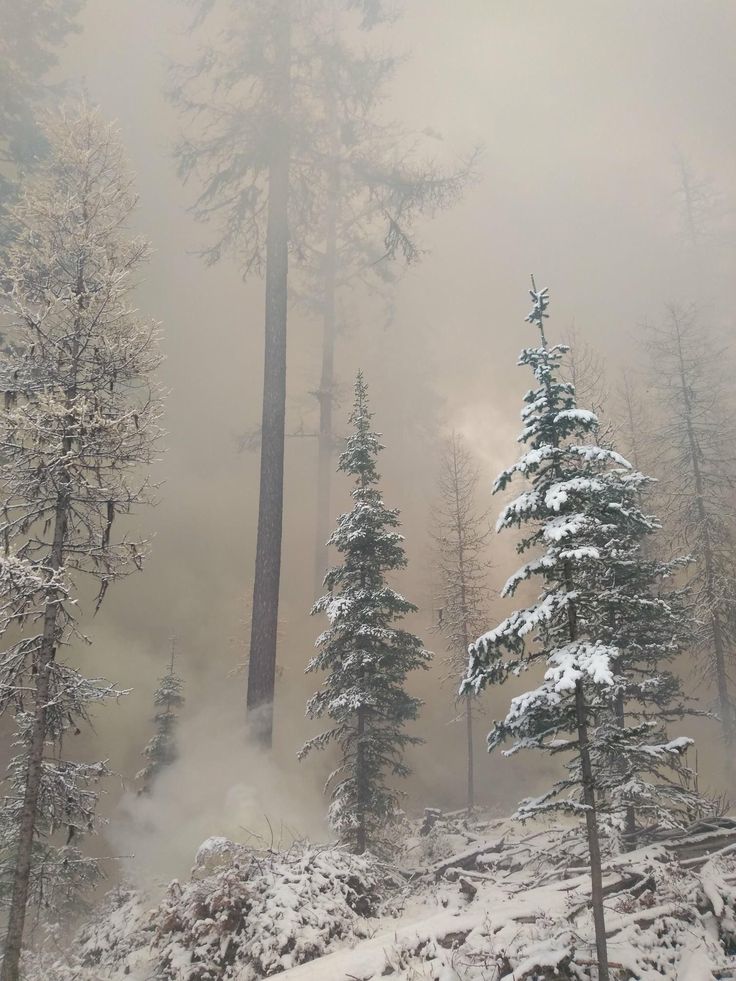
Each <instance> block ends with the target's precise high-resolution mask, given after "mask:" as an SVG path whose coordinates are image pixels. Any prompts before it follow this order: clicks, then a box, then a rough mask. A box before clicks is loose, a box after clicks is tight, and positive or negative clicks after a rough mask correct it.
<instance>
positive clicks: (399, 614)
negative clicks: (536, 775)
mask: <svg viewBox="0 0 736 981" xmlns="http://www.w3.org/2000/svg"><path fill="white" fill-rule="evenodd" d="M371 418H372V413H371V412H370V411H369V409H368V396H367V390H366V385H365V382H364V381H363V376H362V374H359V375H358V378H357V381H356V383H355V401H354V405H353V411H352V414H351V416H350V423H351V424H352V426H353V432H352V434H351V435H350V436H349V437H348V440H347V447H346V449H345V451H344V453H343V454H342V455H341V457H340V464H339V469H340V470H341V471H342V472H343V473H346V474H348V475H349V476H350V477H352V478H353V479H354V482H355V487H354V489H353V492H352V497H353V502H354V504H353V508H352V510H351V511H349V512H348V513H347V514H343V515H342V516H341V518H340V520H339V522H338V526H337V529H336V530H335V532H334V533H333V535H332V537H331V538H330V544H331V545H333V546H334V547H335V548H336V549H337V551H338V552H339V553H340V554H341V555H342V556H343V562H342V564H341V565H339V566H337V567H336V568H333V569H330V570H329V572H328V573H327V575H326V577H325V586H326V588H327V590H328V592H327V593H326V595H324V596H323V597H322V598H321V599H319V600H318V601H317V603H316V604H315V605H314V608H313V610H312V613H314V614H316V613H325V614H326V615H327V618H328V620H329V621H330V625H329V627H328V628H327V630H326V631H325V632H324V633H323V634H322V635H321V636H320V637H319V638H318V640H317V649H318V653H317V654H316V655H315V657H313V658H312V660H311V661H310V662H309V665H308V667H307V670H308V671H326V672H328V674H327V678H326V679H325V681H324V683H323V684H322V686H321V688H320V690H319V691H318V692H317V693H316V694H315V695H314V697H313V698H312V699H311V700H310V702H309V704H308V707H307V714H308V715H309V716H310V717H311V718H321V717H322V716H325V715H326V716H328V717H329V719H330V720H331V723H332V724H331V726H330V728H329V729H327V730H326V731H325V732H323V733H321V734H320V735H319V736H316V737H315V738H314V739H311V740H309V742H307V743H306V745H305V746H304V747H303V749H302V751H301V754H300V756H302V757H303V756H305V755H306V754H307V753H308V752H310V751H311V750H312V749H322V748H324V747H326V746H327V745H328V744H330V743H332V742H335V743H336V744H337V746H338V748H339V751H340V761H339V763H338V765H337V767H336V769H335V770H334V771H333V773H332V774H331V775H330V778H329V780H328V786H329V787H331V794H332V801H331V805H330V822H331V824H332V827H333V828H334V830H335V831H336V832H337V834H338V836H339V838H340V840H341V841H342V842H343V843H344V844H346V845H347V846H349V847H350V848H351V849H352V850H353V851H354V852H356V853H357V854H362V853H363V852H365V851H366V850H368V849H370V850H371V851H374V852H381V851H384V850H385V849H386V847H387V839H386V834H385V829H386V826H387V824H388V823H389V822H390V821H391V819H392V818H393V817H394V816H395V815H396V812H397V809H398V804H399V800H400V793H399V792H398V791H397V790H396V789H395V788H394V787H393V786H392V785H391V784H390V783H389V777H405V776H407V775H408V773H409V767H408V766H407V764H406V761H405V759H404V750H405V749H406V747H407V746H410V745H413V744H415V743H418V742H420V741H421V740H419V739H418V738H417V737H416V736H411V735H408V734H407V733H406V732H405V731H404V727H405V725H406V723H407V722H410V721H412V720H413V719H415V718H416V717H417V714H418V712H419V708H420V706H421V704H422V703H421V701H420V700H419V699H417V698H413V697H412V696H411V695H409V694H408V693H407V691H406V687H405V686H406V678H407V675H408V674H409V672H410V671H414V670H416V669H417V668H425V667H427V665H428V663H429V660H430V657H431V655H430V654H429V652H428V651H426V650H425V649H424V647H423V645H422V642H421V640H420V639H419V638H418V637H415V636H414V635H413V634H411V633H409V632H408V631H406V630H402V629H401V628H399V627H396V626H395V625H394V624H395V623H396V621H398V620H401V619H402V618H403V617H405V616H406V615H407V614H408V613H411V612H413V611H414V610H415V609H416V607H415V606H414V605H413V604H412V603H409V602H408V601H407V600H406V599H404V598H403V596H401V595H399V593H397V592H396V590H395V589H393V587H392V586H391V585H389V583H388V581H387V579H386V575H387V573H391V572H394V571H396V570H399V569H403V568H404V567H405V566H406V556H405V554H404V546H403V537H402V536H401V534H400V533H399V532H398V531H397V528H398V527H399V513H398V511H396V510H393V509H388V508H387V507H386V506H385V504H384V502H383V498H382V496H381V492H380V490H379V489H378V486H377V485H378V481H379V479H380V478H379V474H378V471H377V469H376V458H377V456H378V453H379V452H380V450H381V449H382V448H383V447H382V446H381V443H380V441H379V439H380V438H379V434H377V433H375V432H373V431H372V430H371Z"/></svg>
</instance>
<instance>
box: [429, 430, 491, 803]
mask: <svg viewBox="0 0 736 981" xmlns="http://www.w3.org/2000/svg"><path fill="white" fill-rule="evenodd" d="M479 482H480V474H479V471H478V468H477V466H476V465H475V463H474V462H473V459H472V457H471V455H470V453H469V451H468V449H467V447H466V445H465V442H464V440H463V438H462V436H460V435H459V434H458V433H456V432H455V431H453V432H452V434H451V435H450V436H449V437H448V438H447V440H446V441H445V443H444V446H443V452H442V458H441V460H440V472H439V478H438V501H437V504H436V505H435V508H434V513H433V529H432V537H433V539H434V543H435V548H436V552H437V568H438V571H439V574H440V578H441V590H442V593H441V595H442V600H441V602H442V608H441V611H440V615H439V622H438V627H439V629H440V630H441V631H442V633H443V634H444V635H445V637H446V639H447V646H448V654H449V656H448V667H449V672H448V674H449V679H450V680H451V682H452V685H453V688H454V690H455V691H457V679H458V677H460V676H461V675H462V673H463V672H464V670H465V667H466V665H467V661H468V646H469V645H470V643H471V642H472V641H474V640H475V639H476V637H478V636H480V634H481V633H482V631H483V628H484V625H485V624H486V623H487V622H488V615H489V611H488V600H489V585H488V570H489V568H490V563H489V561H488V557H487V549H488V539H489V537H490V534H491V527H490V525H489V522H488V515H487V513H484V512H482V511H481V510H480V509H479V508H478V505H477V498H478V485H479ZM461 698H462V702H463V709H464V715H465V735H466V765H467V783H466V805H467V808H468V811H471V810H472V809H473V807H474V806H475V756H474V747H473V708H474V702H475V700H476V696H475V695H474V694H473V692H472V691H467V692H466V693H465V694H464V695H463V696H461Z"/></svg>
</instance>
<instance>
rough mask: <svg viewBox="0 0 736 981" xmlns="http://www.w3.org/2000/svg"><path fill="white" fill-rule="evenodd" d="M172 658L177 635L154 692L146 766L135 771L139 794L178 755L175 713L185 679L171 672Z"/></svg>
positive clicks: (147, 787)
mask: <svg viewBox="0 0 736 981" xmlns="http://www.w3.org/2000/svg"><path fill="white" fill-rule="evenodd" d="M175 660H176V637H172V638H171V656H170V658H169V669H168V671H167V672H166V674H165V675H164V676H163V677H162V678H159V682H158V685H157V686H156V690H155V691H154V693H153V704H154V707H155V709H156V712H155V715H154V716H153V720H152V721H153V724H154V726H155V730H156V731H155V732H154V734H153V736H151V738H150V739H149V740H148V743H147V744H146V746H145V749H144V750H143V753H142V755H143V756H144V757H145V759H146V765H145V766H144V767H143V768H142V769H141V770H139V771H138V773H137V774H136V779H138V780H140V781H142V786H141V793H144V794H150V792H151V789H152V787H153V782H154V780H155V779H156V776H157V774H158V773H159V772H160V771H161V770H162V769H163V768H164V767H167V766H170V765H171V764H172V763H173V762H174V761H175V760H176V758H177V756H178V755H179V753H178V748H177V745H176V727H177V725H178V722H179V719H178V716H177V712H178V710H179V709H180V708H181V707H182V705H183V704H184V695H183V690H184V682H183V681H182V679H181V678H180V677H179V675H178V674H176V672H175V671H174V662H175Z"/></svg>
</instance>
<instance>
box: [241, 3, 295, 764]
mask: <svg viewBox="0 0 736 981" xmlns="http://www.w3.org/2000/svg"><path fill="white" fill-rule="evenodd" d="M280 6H281V8H282V9H281V10H280V12H279V16H278V18H277V30H278V37H277V54H276V66H275V69H276V71H275V73H276V77H277V82H276V85H277V89H278V90H277V92H276V98H277V103H278V112H277V114H276V119H275V122H274V130H275V133H274V143H273V157H272V160H271V164H270V167H269V187H268V228H267V232H266V314H265V354H264V367H263V413H262V427H261V433H262V439H261V480H260V491H259V497H258V539H257V543H256V565H255V576H254V583H253V609H252V620H251V635H250V660H249V668H248V695H247V707H248V720H249V729H250V733H251V735H252V736H253V737H254V738H255V740H256V741H257V742H258V743H260V745H262V746H264V747H270V746H271V742H272V738H273V700H274V688H275V681H276V642H277V629H278V615H279V584H280V579H281V533H282V521H283V501H284V430H285V422H286V316H287V284H288V268H289V224H288V202H289V119H288V116H289V94H290V61H291V54H290V50H291V45H290V17H289V0H282V3H281V4H280Z"/></svg>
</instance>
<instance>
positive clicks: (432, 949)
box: [28, 811, 736, 981]
mask: <svg viewBox="0 0 736 981" xmlns="http://www.w3.org/2000/svg"><path fill="white" fill-rule="evenodd" d="M404 831H405V835H404V837H403V840H404V845H405V847H404V850H403V853H402V858H401V860H400V861H399V862H396V863H391V864H390V865H388V864H384V863H381V862H380V861H377V860H375V859H372V858H370V857H361V858H356V857H355V856H350V855H346V854H345V853H344V852H342V851H340V850H339V849H335V848H333V847H324V848H317V847H314V846H310V845H306V844H301V845H294V846H292V847H291V848H290V849H287V850H286V851H283V852H277V851H274V850H272V849H253V848H249V847H246V846H244V845H237V844H233V843H231V842H227V841H225V840H224V839H210V840H209V841H208V842H206V843H205V844H204V845H203V846H202V848H200V850H199V852H198V854H197V859H196V863H195V866H194V869H193V871H192V878H191V880H189V881H188V882H184V883H180V882H178V881H175V882H174V883H172V884H171V885H170V886H169V889H168V890H167V892H166V895H165V896H164V897H163V899H160V900H159V901H158V902H157V903H155V902H154V903H153V904H151V903H150V902H148V901H147V900H146V897H143V896H141V895H139V894H138V893H136V892H135V891H134V890H132V889H124V888H118V889H116V890H114V891H113V893H111V895H110V896H109V897H108V900H107V903H106V906H104V907H103V908H102V909H101V910H100V911H99V912H98V913H97V915H96V916H95V917H94V918H93V920H92V921H91V922H89V923H87V924H86V925H85V926H83V927H82V928H81V930H80V931H79V932H78V933H77V935H76V938H75V940H74V943H73V945H72V948H71V950H69V949H65V951H64V953H63V954H62V953H61V951H60V949H59V950H56V951H55V950H54V948H53V944H52V943H47V944H45V950H44V952H43V954H41V955H39V956H38V958H37V959H36V960H34V961H33V963H29V969H30V970H29V975H28V976H29V978H31V979H33V981H40V978H44V981H46V979H52V981H124V979H125V981H151V979H154V978H156V979H158V978H161V979H170V981H256V979H259V978H263V977H270V976H273V975H278V976H279V978H282V979H283V981H373V979H376V981H377V979H378V978H382V977H391V978H393V979H394V981H419V979H433V981H481V979H482V981H502V979H505V981H520V979H524V978H527V979H535V981H536V979H546V978H575V979H594V978H595V977H596V973H597V972H596V971H595V968H594V957H595V953H594V952H595V948H594V945H593V926H592V918H591V915H590V911H589V890H590V882H589V873H588V869H587V867H586V862H585V856H586V848H585V841H584V839H583V837H582V835H581V833H580V830H579V829H576V828H571V827H566V828H563V827H558V826H554V825H549V826H541V825H540V826H537V827H535V828H530V826H529V825H526V826H523V827H522V826H520V825H518V824H517V823H515V822H512V821H507V820H498V819H492V818H489V817H487V816H483V815H477V816H474V817H473V818H470V819H469V818H467V817H466V816H465V815H464V814H460V813H458V814H453V815H442V814H440V813H439V812H436V811H428V812H426V814H425V818H424V820H423V821H422V822H421V823H420V822H415V823H413V824H411V825H407V827H406V828H405V829H404ZM604 890H605V896H606V899H605V903H606V925H607V933H608V948H609V951H608V953H609V964H610V967H611V974H612V977H613V978H615V979H617V981H618V979H624V978H637V979H642V981H654V979H661V978H663V977H664V978H671V979H674V981H708V979H710V981H713V979H717V981H725V979H731V978H734V979H736V957H735V956H734V953H735V952H736V820H733V819H731V818H727V817H720V818H713V819H711V820H706V821H702V822H699V823H698V824H696V825H693V826H692V827H691V828H690V829H688V831H687V832H685V833H683V832H679V833H665V832H660V833H657V832H653V833H651V834H650V835H649V841H648V843H647V844H645V845H643V846H642V847H640V848H638V849H637V850H636V851H632V852H627V853H623V854H621V853H619V854H611V855H610V856H609V857H608V858H607V859H606V862H605V873H604Z"/></svg>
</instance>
